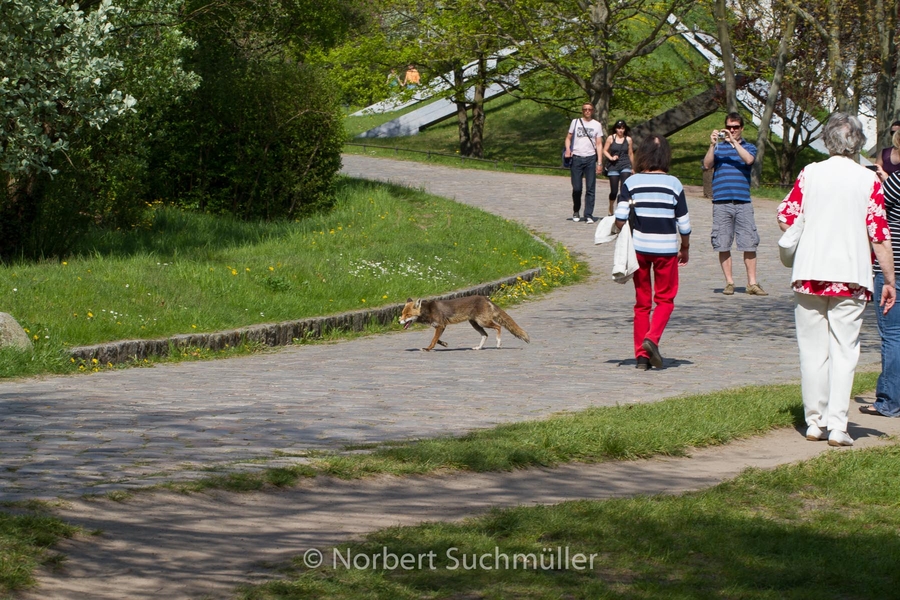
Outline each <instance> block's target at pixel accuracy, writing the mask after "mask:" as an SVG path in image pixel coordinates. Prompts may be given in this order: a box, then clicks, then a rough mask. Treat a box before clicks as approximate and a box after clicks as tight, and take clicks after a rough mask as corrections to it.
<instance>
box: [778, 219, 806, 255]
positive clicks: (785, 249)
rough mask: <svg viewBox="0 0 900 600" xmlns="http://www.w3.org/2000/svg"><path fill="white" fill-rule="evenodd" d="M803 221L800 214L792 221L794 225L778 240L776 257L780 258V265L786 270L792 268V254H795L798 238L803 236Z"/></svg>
mask: <svg viewBox="0 0 900 600" xmlns="http://www.w3.org/2000/svg"><path fill="white" fill-rule="evenodd" d="M804 220H805V219H804V218H803V213H802V212H801V213H800V214H799V215H797V218H796V219H794V223H793V224H792V225H791V226H790V227H788V228H787V231H785V232H784V233H783V234H782V235H781V239H780V240H778V256H779V258H781V264H783V265H784V266H786V267H788V268H791V267H793V266H794V254H796V252H797V245H798V244H799V243H800V236H801V235H803V222H804Z"/></svg>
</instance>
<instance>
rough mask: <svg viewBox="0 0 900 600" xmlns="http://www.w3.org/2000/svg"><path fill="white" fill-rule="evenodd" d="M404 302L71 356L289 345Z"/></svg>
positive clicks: (115, 359)
mask: <svg viewBox="0 0 900 600" xmlns="http://www.w3.org/2000/svg"><path fill="white" fill-rule="evenodd" d="M540 272H541V269H540V267H538V268H535V269H530V270H528V271H524V272H522V273H519V274H518V275H512V276H510V277H506V278H503V279H498V280H496V281H491V282H489V283H483V284H481V285H477V286H474V287H470V288H466V289H463V290H457V291H455V292H450V293H449V294H444V295H442V296H435V297H434V298H433V299H436V300H449V299H451V298H460V297H463V296H474V295H482V296H490V295H491V294H492V293H494V292H496V291H497V290H499V289H500V288H501V287H502V286H504V285H513V284H515V283H516V281H518V280H520V279H521V280H524V281H531V280H532V279H534V278H535V277H537V276H538V275H539V274H540ZM403 306H404V305H403V304H392V305H389V306H383V307H381V308H376V309H363V310H354V311H350V312H345V313H340V314H337V315H331V316H328V317H311V318H308V319H299V320H296V321H284V322H281V323H263V324H261V325H251V326H249V327H241V328H239V329H231V330H228V331H219V332H213V333H196V334H182V335H174V336H171V337H168V338H161V339H156V340H123V341H119V342H109V343H106V344H96V345H94V346H76V347H74V348H72V349H71V350H70V351H69V355H70V356H71V357H72V358H74V359H76V360H78V359H80V360H83V361H86V362H89V361H92V360H93V359H97V361H98V362H99V363H102V364H108V363H112V364H118V363H123V362H129V361H138V360H143V359H145V358H148V357H150V356H168V355H169V352H170V350H173V349H179V348H191V347H196V348H208V349H210V350H222V349H224V348H226V347H229V346H230V347H234V346H236V345H238V344H240V343H241V342H245V341H249V342H257V343H260V344H264V345H266V346H286V345H288V344H290V343H292V342H293V341H294V340H295V339H298V338H299V339H304V338H306V339H309V338H312V339H317V338H320V337H322V334H323V332H326V331H362V330H363V329H365V327H366V325H368V324H369V323H373V322H374V323H378V324H380V325H387V324H389V323H392V322H393V321H395V320H396V319H397V318H398V317H399V316H400V313H401V311H402V310H403Z"/></svg>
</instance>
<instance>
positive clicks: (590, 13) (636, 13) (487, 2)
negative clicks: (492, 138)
mask: <svg viewBox="0 0 900 600" xmlns="http://www.w3.org/2000/svg"><path fill="white" fill-rule="evenodd" d="M478 2H479V4H480V5H481V9H482V10H481V16H482V18H484V19H485V20H488V21H489V22H491V23H492V24H493V25H494V26H495V29H496V31H497V35H498V36H499V37H500V38H501V39H502V40H504V42H505V43H507V44H510V45H516V47H517V48H518V49H519V54H520V55H521V57H522V59H523V60H526V61H530V62H531V63H533V64H534V65H536V66H538V67H543V68H545V69H547V70H548V71H549V72H551V73H553V74H555V75H556V76H558V77H561V78H563V79H565V80H567V81H570V82H571V83H572V84H574V86H576V87H577V89H579V90H580V91H581V93H582V94H583V96H582V98H584V97H587V98H588V100H589V101H590V102H591V103H592V104H593V105H594V108H595V116H596V118H597V119H598V120H599V121H600V122H602V123H606V122H607V121H608V120H609V110H610V105H611V102H612V98H613V93H614V92H615V91H616V90H617V89H621V88H631V89H632V90H641V89H643V90H647V89H648V88H660V87H669V88H670V90H672V91H674V90H675V89H676V88H678V87H682V86H681V84H683V83H684V82H681V84H675V85H674V86H673V85H672V83H673V82H672V81H667V80H668V79H669V77H670V76H671V73H670V72H668V71H666V70H664V69H660V70H647V69H640V68H635V67H637V66H638V65H639V63H640V61H641V59H642V58H644V57H647V56H649V55H650V54H652V53H653V52H654V51H655V50H657V49H658V48H659V47H660V46H662V45H663V44H664V43H666V42H667V41H668V40H670V39H671V38H673V37H674V36H676V35H678V30H677V27H676V23H677V20H679V19H681V18H683V17H684V16H685V15H686V14H687V13H688V12H689V11H690V10H691V9H694V8H696V6H697V5H698V2H697V1H696V0H665V1H659V0H617V1H612V0H478ZM702 3H703V2H702V1H701V4H702ZM698 72H700V73H702V69H698Z"/></svg>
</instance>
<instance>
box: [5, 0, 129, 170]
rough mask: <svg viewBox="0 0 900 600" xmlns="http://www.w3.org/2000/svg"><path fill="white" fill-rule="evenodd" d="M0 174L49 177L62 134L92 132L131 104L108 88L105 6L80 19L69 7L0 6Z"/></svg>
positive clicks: (40, 0) (107, 2) (116, 64)
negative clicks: (44, 174) (85, 128)
mask: <svg viewBox="0 0 900 600" xmlns="http://www.w3.org/2000/svg"><path fill="white" fill-rule="evenodd" d="M0 8H2V14H3V18H2V20H0V57H2V58H0V72H2V74H3V77H2V79H0V117H2V120H3V127H2V128H0V169H2V170H3V171H5V172H6V173H8V174H10V175H13V176H18V175H21V174H27V173H35V172H38V171H49V170H51V168H50V166H49V160H50V155H51V154H53V153H54V152H57V151H59V150H62V149H64V148H65V147H66V140H67V135H68V134H69V132H70V131H71V130H72V129H74V128H76V127H79V126H82V125H90V126H94V127H99V126H101V125H103V124H104V123H106V122H107V121H109V120H110V119H112V118H115V117H118V116H120V115H122V114H123V113H125V112H126V111H127V110H129V109H130V108H131V107H132V106H134V102H135V100H134V98H132V97H131V96H128V95H126V94H123V93H122V92H121V91H120V90H117V89H110V87H109V86H108V83H107V81H108V79H109V78H111V77H112V75H113V73H115V72H116V71H118V70H119V69H120V68H121V66H122V63H121V61H120V60H119V59H118V58H117V57H116V55H115V52H114V50H113V48H112V47H111V46H113V45H114V44H113V37H112V35H110V31H111V29H112V28H113V24H112V22H111V18H112V17H114V15H116V14H117V13H120V12H121V11H122V9H120V8H117V7H114V6H113V4H112V2H111V0H103V1H102V2H100V4H99V6H98V7H97V8H96V9H95V10H93V11H89V12H87V13H85V12H84V11H82V10H81V9H80V8H79V7H78V5H77V4H73V5H71V6H65V5H63V4H62V3H57V2H47V1H46V0H0Z"/></svg>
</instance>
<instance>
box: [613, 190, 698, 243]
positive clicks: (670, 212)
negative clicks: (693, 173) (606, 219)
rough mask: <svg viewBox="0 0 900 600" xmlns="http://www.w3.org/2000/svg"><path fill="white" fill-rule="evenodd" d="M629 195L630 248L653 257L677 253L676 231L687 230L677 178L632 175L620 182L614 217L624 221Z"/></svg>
mask: <svg viewBox="0 0 900 600" xmlns="http://www.w3.org/2000/svg"><path fill="white" fill-rule="evenodd" d="M632 198H633V199H634V212H635V215H636V217H637V226H636V227H635V228H634V230H633V231H632V235H633V241H634V251H635V252H638V253H639V254H652V255H655V256H675V255H676V254H678V234H679V233H680V234H681V235H688V234H689V233H690V232H691V218H690V216H689V215H688V206H687V200H686V199H685V197H684V187H682V185H681V182H680V181H678V178H677V177H674V176H672V175H668V174H666V173H638V174H636V175H632V176H631V177H629V178H628V179H626V180H625V182H624V183H623V184H622V193H621V194H620V195H619V203H618V204H617V205H616V219H619V220H621V221H627V220H628V211H629V203H630V202H631V199H632Z"/></svg>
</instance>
